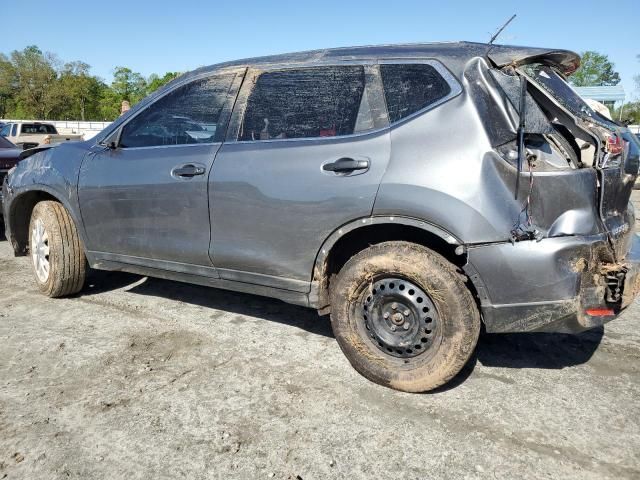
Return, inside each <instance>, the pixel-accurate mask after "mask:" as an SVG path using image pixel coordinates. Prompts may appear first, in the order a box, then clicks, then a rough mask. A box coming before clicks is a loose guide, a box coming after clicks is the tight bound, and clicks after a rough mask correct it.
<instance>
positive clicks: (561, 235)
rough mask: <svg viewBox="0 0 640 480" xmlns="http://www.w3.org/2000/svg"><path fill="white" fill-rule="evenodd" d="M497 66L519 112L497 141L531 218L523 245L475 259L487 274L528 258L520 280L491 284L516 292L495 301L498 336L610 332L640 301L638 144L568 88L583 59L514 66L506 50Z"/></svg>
mask: <svg viewBox="0 0 640 480" xmlns="http://www.w3.org/2000/svg"><path fill="white" fill-rule="evenodd" d="M488 58H489V60H490V61H492V62H493V63H494V68H491V69H490V70H489V72H490V75H491V80H493V81H494V82H495V85H496V89H498V90H499V91H500V94H501V97H503V98H506V100H507V102H506V103H505V106H504V108H500V109H498V110H496V112H498V113H497V115H495V116H493V117H492V124H493V125H492V127H493V129H494V130H493V132H491V133H489V135H490V137H491V139H492V140H493V145H494V147H495V151H496V152H497V153H498V155H499V156H500V157H501V158H502V159H503V160H504V161H505V162H506V163H507V164H508V167H507V168H513V169H515V172H514V177H515V179H514V180H513V185H514V187H513V198H514V200H516V201H518V202H519V205H521V206H522V208H521V210H520V211H519V212H518V214H517V215H516V217H515V218H516V220H515V221H514V223H513V228H512V230H511V232H510V242H511V245H508V246H507V245H499V244H496V245H491V246H481V245H478V246H476V245H469V246H468V247H467V248H468V252H469V265H468V266H467V270H468V271H473V269H474V268H477V269H478V270H477V271H483V272H486V271H487V270H490V269H491V267H490V265H492V264H493V265H494V266H495V265H496V264H497V265H500V264H501V261H503V260H501V259H504V258H505V256H506V257H509V256H514V255H518V257H513V260H514V264H513V265H511V266H510V267H509V268H508V269H495V270H494V271H495V274H493V275H492V274H489V275H487V274H486V273H485V274H484V275H483V276H482V278H483V281H486V282H487V283H486V287H487V288H489V289H492V288H491V286H490V284H491V283H493V282H494V281H497V282H501V283H502V282H504V283H503V284H502V285H501V286H500V287H498V288H493V289H492V290H493V294H492V295H491V296H487V297H486V298H484V299H483V300H484V304H483V313H484V317H485V323H486V324H487V329H488V330H489V331H494V332H502V331H555V332H579V331H581V330H585V329H588V328H592V327H595V326H599V325H602V324H604V323H605V322H607V321H609V320H611V319H613V318H615V317H616V316H617V315H618V314H619V313H620V312H621V311H622V310H623V309H624V308H625V307H627V306H628V305H629V304H630V303H631V301H632V300H633V299H634V298H635V296H636V295H637V293H638V274H637V261H638V257H637V255H638V250H637V248H633V249H632V244H633V243H634V242H635V236H634V224H635V217H634V211H633V205H632V204H631V203H630V201H629V200H630V196H631V191H632V189H633V185H634V182H635V179H636V176H637V174H638V167H639V164H640V162H639V156H638V153H639V152H638V148H637V144H636V143H635V142H633V141H632V138H631V133H630V132H629V131H628V129H627V128H626V127H624V126H621V125H619V124H617V123H615V122H612V121H611V120H609V119H607V118H605V117H604V116H602V115H600V114H599V113H597V112H595V111H594V110H592V109H591V108H590V107H589V106H588V105H587V104H586V103H585V102H584V100H583V99H582V98H580V97H579V96H578V95H577V94H576V93H575V91H574V90H573V89H572V88H571V87H570V86H569V85H568V84H567V82H566V78H565V75H569V74H571V73H572V72H573V71H574V70H575V69H576V68H577V67H578V65H579V57H578V56H577V55H575V54H573V53H571V52H566V51H554V52H546V53H543V54H534V55H531V54H529V55H527V54H526V53H525V54H524V55H523V56H522V57H518V56H515V57H514V56H513V55H510V56H508V57H507V58H504V54H503V52H501V50H500V49H496V51H495V52H493V51H490V52H489V53H488ZM490 83H492V82H491V81H488V82H487V89H488V90H489V91H490V88H491V87H489V86H488V85H489V84H490ZM488 132H489V130H488ZM507 132H508V133H507ZM514 134H515V135H514ZM503 140H507V141H504V142H503ZM543 240H544V241H543ZM507 252H509V253H507ZM515 252H520V253H515ZM494 255H495V258H493V256H494ZM516 258H517V259H516ZM494 276H497V277H498V278H497V280H493V277H494ZM481 290H483V287H481ZM496 290H498V291H496Z"/></svg>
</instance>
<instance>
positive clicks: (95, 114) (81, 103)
mask: <svg viewBox="0 0 640 480" xmlns="http://www.w3.org/2000/svg"><path fill="white" fill-rule="evenodd" d="M90 69H91V67H90V66H89V65H88V64H86V63H84V62H80V61H75V62H69V63H66V64H65V65H64V67H63V68H62V70H61V71H60V73H59V77H58V81H57V83H56V86H55V92H56V94H57V97H58V99H59V100H60V109H59V112H58V114H59V116H60V118H72V119H80V120H88V119H98V118H100V114H99V100H100V95H101V93H102V90H103V89H104V88H106V85H105V84H104V82H102V81H101V80H100V79H99V78H97V77H95V76H93V75H91V74H90V73H89V71H90Z"/></svg>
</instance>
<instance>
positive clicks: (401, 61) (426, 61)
mask: <svg viewBox="0 0 640 480" xmlns="http://www.w3.org/2000/svg"><path fill="white" fill-rule="evenodd" d="M378 65H430V66H432V67H433V68H434V69H435V71H436V72H438V74H440V76H441V77H442V78H444V81H445V82H447V84H448V85H449V87H450V88H451V91H450V92H449V93H448V94H447V95H445V96H444V97H442V98H440V99H438V100H436V101H435V102H433V103H430V104H429V105H427V106H426V107H424V108H421V109H420V110H416V111H415V112H413V113H412V114H411V115H407V116H406V117H403V118H401V119H400V120H397V121H395V122H393V123H390V124H389V128H394V127H396V126H398V125H402V124H403V123H406V122H408V121H410V120H412V119H414V118H416V117H419V116H420V115H422V114H423V113H425V112H428V111H429V110H433V109H434V108H437V107H439V106H440V105H442V104H443V103H446V102H448V101H449V100H451V99H452V98H454V97H457V96H458V95H460V94H461V93H462V85H461V84H460V82H459V81H458V79H457V78H456V77H455V75H454V74H453V73H451V72H450V71H449V69H448V68H447V67H445V66H444V65H443V64H442V63H441V62H439V61H438V60H434V59H432V58H395V59H394V58H385V59H380V60H379V61H378ZM383 87H384V86H383ZM388 115H389V109H388V108H387V116H388Z"/></svg>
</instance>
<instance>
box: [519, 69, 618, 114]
mask: <svg viewBox="0 0 640 480" xmlns="http://www.w3.org/2000/svg"><path fill="white" fill-rule="evenodd" d="M522 69H523V70H524V72H525V73H526V74H527V76H529V77H530V78H531V79H532V80H533V81H534V82H535V83H536V84H537V85H538V86H539V87H541V88H542V89H543V90H545V91H546V92H547V93H548V94H550V95H551V96H552V97H553V98H555V99H556V101H557V102H558V103H559V104H560V105H562V106H563V107H565V108H566V109H567V110H569V111H570V112H571V113H573V114H574V115H576V116H578V117H581V118H587V119H589V120H591V121H594V122H597V123H604V124H607V125H612V124H613V122H611V120H609V119H608V118H606V117H604V116H602V115H600V114H599V113H597V112H596V111H594V110H593V109H592V108H591V107H590V106H589V105H588V104H587V102H585V101H584V99H583V98H582V97H581V96H580V95H578V93H577V92H576V91H575V90H574V89H573V88H571V86H570V85H569V84H568V83H567V82H565V80H564V79H563V78H562V77H561V76H560V75H558V73H557V72H556V71H555V70H553V69H552V68H551V67H549V66H547V65H541V64H538V63H533V64H529V65H525V66H524V67H522Z"/></svg>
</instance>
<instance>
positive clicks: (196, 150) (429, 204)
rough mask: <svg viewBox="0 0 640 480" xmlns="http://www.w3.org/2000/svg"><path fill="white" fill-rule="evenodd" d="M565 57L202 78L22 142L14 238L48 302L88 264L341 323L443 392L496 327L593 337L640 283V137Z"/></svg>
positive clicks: (267, 67) (392, 62) (345, 66)
mask: <svg viewBox="0 0 640 480" xmlns="http://www.w3.org/2000/svg"><path fill="white" fill-rule="evenodd" d="M579 62H580V59H579V57H578V56H577V55H576V54H574V53H572V52H569V51H565V50H549V49H540V48H524V47H510V46H494V45H486V44H476V43H442V44H418V45H394V46H376V47H354V48H341V49H333V50H318V51H312V52H303V53H295V54H288V55H280V56H272V57H264V58H255V59H249V60H243V61H238V62H230V63H224V64H220V65H215V66H212V67H206V68H201V69H198V70H196V71H194V72H191V73H189V74H186V75H182V76H180V77H179V78H177V79H176V80H175V81H173V82H172V83H170V84H169V85H167V86H166V87H165V88H163V89H162V90H160V91H158V92H156V93H154V94H152V95H151V96H149V97H148V98H146V99H145V100H143V101H142V102H140V103H139V104H138V105H137V106H136V107H135V108H133V109H132V110H131V111H129V112H128V113H127V114H126V115H124V116H122V117H121V118H120V119H118V120H117V121H116V122H114V123H113V124H112V125H111V126H110V127H109V128H107V129H106V130H105V131H104V132H103V133H101V134H100V135H98V136H97V137H96V138H95V139H92V140H90V141H85V142H77V143H66V144H63V145H57V146H43V147H39V148H36V149H32V150H29V151H26V152H24V153H23V154H22V156H23V157H24V159H23V160H22V161H21V162H20V163H19V164H18V166H17V167H16V168H15V169H13V170H12V171H11V172H10V173H9V175H8V177H7V179H6V181H5V183H4V185H3V189H2V191H3V197H4V207H3V208H4V218H5V222H6V234H7V237H8V238H9V240H10V241H11V243H12V245H13V248H14V250H15V253H16V255H30V257H31V259H32V265H33V270H34V273H35V280H36V282H37V284H38V286H39V288H40V290H42V292H43V293H45V294H46V295H49V296H51V297H60V296H65V295H72V294H75V293H77V292H79V291H80V290H81V289H82V287H83V284H84V281H85V275H86V272H87V269H88V268H89V267H91V268H95V269H102V270H125V271H129V272H134V273H138V274H142V275H149V276H156V277H163V278H168V279H174V280H179V281H185V282H191V283H197V284H201V285H208V286H212V287H216V288H223V289H229V290H237V291H242V292H249V293H254V294H258V295H264V296H269V297H275V298H279V299H281V300H284V301H286V302H291V303H295V304H299V305H304V306H307V307H310V308H314V309H317V310H318V311H319V312H320V313H322V314H325V313H330V314H331V323H332V326H333V331H334V333H335V336H336V338H337V340H338V343H339V344H340V347H341V348H342V350H343V351H344V353H345V354H346V356H347V358H348V359H349V361H350V362H351V364H352V365H353V366H354V367H355V368H356V370H358V371H359V372H360V373H361V374H363V375H364V376H365V377H367V378H369V379H370V380H372V381H374V382H377V383H379V384H382V385H386V386H389V387H392V388H395V389H398V390H404V391H409V392H420V391H426V390H430V389H434V388H436V387H438V386H440V385H443V384H444V383H446V382H447V381H449V380H450V379H451V378H452V377H454V376H455V375H456V374H457V373H458V372H459V371H460V369H461V368H462V367H463V365H464V364H465V363H466V362H467V361H468V359H469V357H470V356H471V355H472V352H473V350H474V347H475V345H476V342H477V339H478V335H479V332H480V329H481V326H484V328H485V329H486V331H488V332H529V331H531V332H533V331H546V332H579V331H582V330H584V329H589V328H593V327H596V326H600V325H602V324H604V323H605V322H606V321H608V320H611V319H613V318H615V317H616V316H618V315H619V314H620V312H622V311H623V310H624V309H625V308H626V307H627V306H628V305H629V304H630V303H631V302H632V301H633V299H634V297H635V296H636V294H637V292H638V288H639V286H640V282H639V281H638V261H639V260H638V259H639V253H640V248H638V245H637V242H636V239H635V235H634V234H633V230H634V222H635V220H634V213H633V208H632V207H631V206H630V205H629V204H628V203H629V197H630V194H631V190H632V188H633V184H634V181H635V178H636V175H637V173H638V165H639V157H638V147H637V145H636V143H635V142H633V141H631V138H630V135H631V134H630V132H629V131H628V130H627V129H626V128H625V127H623V126H621V125H619V124H617V123H614V122H612V121H611V120H608V119H606V118H604V117H602V116H601V115H599V114H598V113H597V112H594V111H593V110H591V109H590V108H589V107H588V106H587V105H586V104H585V102H583V101H582V99H581V98H580V97H579V96H578V95H576V93H575V92H574V91H573V90H572V89H571V88H570V87H569V86H568V84H567V83H566V81H565V77H566V76H567V75H570V74H571V73H572V72H573V71H574V70H575V69H576V68H577V67H578V65H579Z"/></svg>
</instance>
